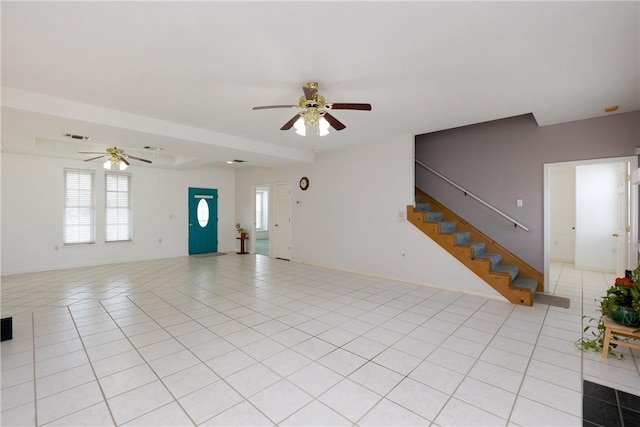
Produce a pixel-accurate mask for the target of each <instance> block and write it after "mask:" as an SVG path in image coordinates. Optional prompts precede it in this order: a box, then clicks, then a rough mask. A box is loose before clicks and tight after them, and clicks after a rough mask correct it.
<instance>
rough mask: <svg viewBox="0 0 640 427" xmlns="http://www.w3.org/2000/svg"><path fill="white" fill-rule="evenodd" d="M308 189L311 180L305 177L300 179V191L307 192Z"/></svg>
mask: <svg viewBox="0 0 640 427" xmlns="http://www.w3.org/2000/svg"><path fill="white" fill-rule="evenodd" d="M307 188H309V178H307V177H306V176H303V177H302V178H300V189H301V190H302V191H306V189H307Z"/></svg>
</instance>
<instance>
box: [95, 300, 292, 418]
mask: <svg viewBox="0 0 640 427" xmlns="http://www.w3.org/2000/svg"><path fill="white" fill-rule="evenodd" d="M151 294H152V295H154V296H155V297H156V298H158V299H160V300H162V301H163V302H165V303H166V304H168V305H169V306H171V307H173V308H174V309H176V310H178V311H179V312H180V313H183V314H184V311H182V310H180V309H179V308H177V307H176V306H174V305H173V304H171V303H170V302H168V301H167V300H166V299H165V298H163V297H161V296H160V295H157V294H156V293H155V292H151ZM127 298H128V297H127ZM190 298H192V297H190ZM192 299H193V298H192ZM130 301H131V303H132V304H134V305H135V306H136V307H137V308H138V309H140V310H141V311H142V312H144V313H145V315H146V316H148V317H149V318H150V319H151V320H152V321H153V322H155V323H156V324H157V325H158V326H160V327H161V328H162V329H163V330H164V331H165V332H167V333H168V334H169V335H170V336H171V337H172V338H173V339H174V340H176V341H177V342H178V343H179V344H180V345H181V346H182V347H183V348H184V349H185V350H186V351H188V352H189V353H190V354H191V355H193V356H194V357H195V358H196V359H198V360H199V361H200V362H201V363H202V364H203V365H205V366H206V367H207V368H208V369H210V370H211V372H213V373H214V374H215V375H216V376H218V378H220V381H223V382H224V383H225V384H226V385H227V386H229V387H230V388H231V389H232V390H233V391H235V392H236V393H238V395H239V396H240V397H242V400H243V401H247V403H249V404H250V405H251V406H253V407H254V408H255V409H256V410H258V411H259V412H260V413H261V414H262V415H264V416H265V417H266V418H267V419H269V420H270V418H269V417H268V416H267V415H266V414H264V413H262V411H260V409H259V408H257V407H255V405H253V404H252V403H251V402H250V401H249V399H247V398H246V397H245V396H244V395H243V394H242V393H240V392H239V391H238V390H236V389H235V387H233V386H232V385H231V384H229V383H228V382H227V381H226V380H225V379H224V378H223V377H221V376H220V375H218V374H217V373H216V372H215V371H214V370H213V369H211V368H210V367H209V365H207V362H206V361H204V360H202V359H201V358H200V357H198V355H196V354H194V353H193V352H192V351H191V349H190V348H188V347H187V346H185V345H184V344H182V342H181V341H180V340H179V339H178V337H177V336H175V335H173V334H172V333H171V332H169V331H167V330H166V328H165V327H164V326H162V325H161V324H160V323H158V321H157V320H156V319H154V318H153V317H151V316H149V314H147V312H146V311H145V310H144V309H143V308H141V307H140V306H139V305H138V304H137V303H136V302H135V301H132V300H130ZM210 308H212V309H213V310H215V309H214V308H213V307H210ZM105 310H106V309H105ZM216 311H218V310H216ZM107 312H108V311H107ZM223 314H224V313H223ZM185 315H186V314H185ZM109 316H111V314H109ZM186 316H187V317H189V318H190V319H191V321H193V322H196V323H198V324H199V325H200V326H202V327H204V328H205V329H207V330H209V328H207V327H206V326H204V325H202V324H201V323H200V322H198V320H196V319H193V318H191V317H190V316H188V315H186ZM227 317H229V316H227ZM114 322H115V320H114ZM181 323H186V322H181ZM178 324H179V323H178ZM116 325H117V326H118V328H120V326H119V325H118V324H117V322H116ZM172 326H173V325H172ZM211 332H212V333H214V334H215V332H213V331H211ZM122 333H123V334H124V335H125V337H127V340H129V337H128V336H127V335H126V334H125V333H124V331H123V332H122ZM215 335H218V334H215ZM219 337H220V336H219ZM220 338H221V339H223V340H224V337H220ZM224 341H225V342H228V341H227V340H224ZM129 342H131V341H130V340H129ZM229 344H231V343H229ZM131 345H133V347H134V348H135V349H136V351H137V352H138V354H140V352H139V350H138V348H137V347H136V346H135V345H134V344H133V343H131ZM231 345H232V346H233V347H235V348H236V349H237V350H239V351H242V350H241V349H240V348H238V347H237V346H235V345H233V344H231ZM230 351H233V350H230ZM230 351H229V352H230ZM229 352H227V353H229ZM227 353H224V354H227ZM243 353H244V354H246V353H245V352H243ZM172 354H175V353H172ZM247 356H249V357H251V359H253V360H256V359H254V358H253V357H252V356H251V355H249V354H247ZM140 357H142V359H143V360H144V361H145V363H146V364H147V365H148V366H149V368H150V369H151V370H152V371H153V373H154V374H155V375H156V377H158V380H159V381H160V382H161V383H162V385H163V386H164V387H165V388H166V389H167V391H168V392H169V393H170V394H171V396H172V397H173V398H174V400H175V402H176V403H177V404H178V405H179V406H180V409H182V410H183V411H184V413H185V414H187V417H188V418H189V419H190V420H191V422H193V425H194V426H197V425H198V423H196V422H195V420H194V419H193V418H192V417H191V415H190V414H189V413H188V412H187V411H186V410H185V408H184V407H183V406H182V403H180V401H179V399H178V398H176V397H175V395H174V394H173V392H172V391H171V390H170V389H169V387H167V386H166V384H165V383H164V381H163V380H162V378H161V377H160V376H159V375H158V373H157V372H156V371H155V369H153V367H152V366H151V365H150V363H149V362H148V361H147V360H146V359H145V357H144V356H143V355H142V354H140ZM256 362H257V363H260V364H262V362H260V361H257V360H256ZM267 368H268V367H267ZM186 369H189V368H185V369H183V370H181V371H184V370H186ZM181 371H178V372H181ZM176 373H177V372H176ZM283 379H284V377H283ZM212 384H213V383H212ZM205 387H208V385H205V386H203V387H200V388H199V389H197V390H193V391H191V392H190V393H188V394H187V395H186V396H188V395H189V394H192V393H195V392H197V391H198V390H202V389H203V388H205ZM183 397H185V396H183ZM239 403H240V402H238V404H239ZM238 404H236V405H238ZM236 405H233V406H232V407H235V406H236ZM228 409H230V408H226V409H225V410H223V411H222V412H224V411H226V410H228ZM222 412H221V413H222ZM218 415H220V413H218V414H216V415H214V416H213V417H210V418H207V419H206V420H204V421H203V422H206V421H208V420H209V419H211V418H214V417H216V416H218ZM275 424H276V423H275V422H274V425H275Z"/></svg>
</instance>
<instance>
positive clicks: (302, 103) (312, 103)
mask: <svg viewBox="0 0 640 427" xmlns="http://www.w3.org/2000/svg"><path fill="white" fill-rule="evenodd" d="M302 91H303V92H304V95H302V96H301V97H300V100H299V101H298V104H296V105H264V106H260V107H253V110H266V109H270V108H301V109H303V111H301V112H299V113H298V114H296V115H295V116H293V117H292V118H291V120H289V121H288V122H287V123H285V124H284V126H282V127H281V128H280V130H289V129H291V128H292V127H294V126H295V128H296V133H298V134H300V135H305V128H306V127H307V126H313V127H317V128H318V133H319V135H320V136H323V135H326V134H327V133H329V132H328V127H329V126H331V127H333V128H334V129H335V130H338V131H339V130H342V129H344V128H345V127H346V126H345V125H344V124H343V123H342V122H341V121H340V120H338V119H336V118H335V117H334V116H333V115H331V114H329V112H328V111H326V110H362V111H370V110H371V104H359V103H346V102H340V103H337V102H336V103H331V104H328V103H327V102H326V101H325V99H324V97H323V96H322V95H320V94H319V93H318V83H317V82H308V83H307V84H306V85H305V86H302Z"/></svg>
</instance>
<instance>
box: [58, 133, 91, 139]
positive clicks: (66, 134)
mask: <svg viewBox="0 0 640 427" xmlns="http://www.w3.org/2000/svg"><path fill="white" fill-rule="evenodd" d="M64 136H65V137H67V138H69V139H76V140H79V141H88V140H90V139H91V137H90V136H83V135H76V134H74V133H65V134H64Z"/></svg>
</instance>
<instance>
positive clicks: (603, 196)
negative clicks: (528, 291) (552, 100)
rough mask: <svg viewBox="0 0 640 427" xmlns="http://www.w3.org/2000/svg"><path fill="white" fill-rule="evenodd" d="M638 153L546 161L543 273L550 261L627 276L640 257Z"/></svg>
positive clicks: (545, 271) (546, 276) (547, 276)
mask: <svg viewBox="0 0 640 427" xmlns="http://www.w3.org/2000/svg"><path fill="white" fill-rule="evenodd" d="M637 167H638V158H637V157H636V156H628V157H618V158H610V159H593V160H583V161H572V162H561V163H551V164H545V165H544V243H543V244H544V277H545V285H544V288H545V291H548V290H549V280H550V277H551V275H550V272H551V271H550V263H551V262H565V263H572V264H574V265H575V268H578V269H584V270H592V271H602V272H610V273H615V274H617V275H618V276H623V275H624V270H625V269H629V268H632V266H633V267H635V265H636V264H637V259H638V247H637V245H636V242H637V241H638V190H637V186H632V185H631V183H630V180H629V178H628V177H629V175H630V171H631V170H635V169H636V168H637Z"/></svg>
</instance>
